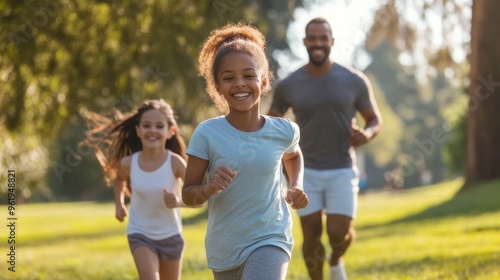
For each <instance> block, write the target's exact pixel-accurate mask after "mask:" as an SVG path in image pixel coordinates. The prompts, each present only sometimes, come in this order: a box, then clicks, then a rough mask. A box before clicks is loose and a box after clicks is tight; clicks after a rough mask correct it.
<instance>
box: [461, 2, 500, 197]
mask: <svg viewBox="0 0 500 280" xmlns="http://www.w3.org/2000/svg"><path fill="white" fill-rule="evenodd" d="M499 12H500V1H498V0H473V3H472V25H471V54H470V67H471V72H470V81H471V83H470V88H469V98H470V101H469V108H468V114H469V115H468V116H469V117H468V135H467V140H468V143H467V162H466V183H465V185H464V188H469V187H473V186H475V185H477V183H480V182H485V181H489V180H493V179H497V178H500V14H499Z"/></svg>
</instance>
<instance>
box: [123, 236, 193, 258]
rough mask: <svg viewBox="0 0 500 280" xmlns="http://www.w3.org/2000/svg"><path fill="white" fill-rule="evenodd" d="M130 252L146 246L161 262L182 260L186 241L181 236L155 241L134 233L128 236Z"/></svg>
mask: <svg viewBox="0 0 500 280" xmlns="http://www.w3.org/2000/svg"><path fill="white" fill-rule="evenodd" d="M127 237H128V244H129V246H130V251H131V252H132V253H133V252H134V250H135V249H137V247H139V246H144V247H147V248H149V249H150V250H151V251H153V252H154V253H155V254H156V255H158V257H159V258H160V261H176V260H180V259H181V256H182V250H183V249H184V239H183V238H182V236H181V235H180V234H176V235H174V236H171V237H168V238H165V239H162V240H153V239H150V238H148V237H146V236H144V235H142V234H140V233H132V234H129V235H128V236H127Z"/></svg>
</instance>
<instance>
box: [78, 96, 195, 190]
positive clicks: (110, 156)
mask: <svg viewBox="0 0 500 280" xmlns="http://www.w3.org/2000/svg"><path fill="white" fill-rule="evenodd" d="M153 109H155V110H158V111H160V112H161V113H163V114H164V115H165V117H166V118H167V123H168V126H169V127H171V128H173V129H174V135H173V136H172V137H171V138H170V139H168V140H167V141H166V142H165V148H166V149H168V150H170V151H172V152H174V153H176V154H179V155H180V156H182V157H183V158H184V159H186V144H185V143H184V140H183V139H182V137H181V135H180V133H179V127H178V125H177V122H176V120H175V117H174V112H173V110H172V108H171V107H170V105H168V103H166V102H165V101H164V100H163V99H157V100H146V101H144V102H143V103H142V104H141V105H140V106H138V107H137V108H136V109H134V110H132V111H131V112H129V113H125V114H124V113H122V112H120V111H119V110H114V112H112V113H111V114H110V115H109V116H104V115H100V114H97V113H94V112H87V113H85V114H84V117H85V119H86V121H87V126H88V130H87V133H86V139H85V140H84V141H82V142H81V143H80V144H81V145H88V146H91V147H92V148H93V149H94V153H95V155H96V157H97V160H98V161H99V164H100V165H101V167H102V169H103V171H104V181H105V182H106V184H107V185H108V186H111V185H112V184H113V183H114V181H115V180H116V177H117V172H118V165H119V163H120V161H121V159H122V158H123V157H125V156H128V155H131V154H133V153H135V152H137V151H141V150H142V143H141V140H140V139H139V137H138V136H137V133H136V126H137V125H139V122H140V120H141V117H142V115H143V114H144V113H145V112H147V111H149V110H153ZM128 188H129V191H130V184H128ZM128 195H130V193H129V194H128Z"/></svg>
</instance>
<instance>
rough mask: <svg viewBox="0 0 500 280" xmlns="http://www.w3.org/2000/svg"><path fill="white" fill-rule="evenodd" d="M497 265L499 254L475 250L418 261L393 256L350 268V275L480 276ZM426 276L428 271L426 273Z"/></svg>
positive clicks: (499, 262)
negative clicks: (389, 259)
mask: <svg viewBox="0 0 500 280" xmlns="http://www.w3.org/2000/svg"><path fill="white" fill-rule="evenodd" d="M495 255H496V256H495ZM498 267H500V253H477V254H469V255H461V256H455V257H442V258H435V257H432V258H431V257H423V258H422V259H419V260H405V259H404V258H403V259H393V260H391V261H390V262H378V263H377V264H375V265H374V264H373V263H370V264H369V265H366V266H361V267H359V268H358V269H356V270H355V271H353V272H352V276H353V277H354V278H356V279H358V278H359V279H373V278H372V277H373V275H377V276H378V278H377V279H399V278H391V277H390V276H395V277H396V276H397V277H401V275H406V276H407V277H409V278H407V279H421V278H420V277H421V275H422V272H423V271H432V272H434V273H436V275H435V277H436V278H433V279H483V278H476V277H477V276H480V275H482V276H487V275H494V273H495V271H496V269H497V268H498ZM384 274H387V277H385V276H384ZM426 275H429V274H428V273H427V272H426Z"/></svg>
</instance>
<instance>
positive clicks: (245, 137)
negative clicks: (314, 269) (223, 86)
mask: <svg viewBox="0 0 500 280" xmlns="http://www.w3.org/2000/svg"><path fill="white" fill-rule="evenodd" d="M264 117H265V120H266V122H265V124H264V126H263V127H262V128H261V129H260V130H259V131H256V132H243V131H240V130H237V129H236V128H234V127H233V126H232V125H231V124H229V122H228V121H227V120H226V118H225V117H223V116H220V117H216V118H213V119H209V120H206V121H204V122H202V123H200V124H199V125H198V126H197V127H196V129H195V131H194V132H193V136H192V137H191V140H190V142H189V146H188V149H187V152H186V153H187V154H188V155H189V156H196V157H199V158H202V159H205V160H208V161H209V165H208V170H207V173H208V179H209V180H210V179H211V178H212V176H213V174H214V173H215V170H216V169H217V168H218V167H219V166H221V165H222V166H225V167H228V168H230V169H231V170H235V171H237V172H238V173H237V175H236V176H235V177H234V178H233V181H232V182H231V184H230V185H229V186H228V187H227V188H226V189H225V190H223V191H222V192H221V193H219V194H216V195H214V196H212V197H210V198H209V200H208V210H209V215H208V225H207V233H206V236H205V247H206V253H207V261H208V267H209V268H211V269H212V270H214V271H224V270H229V269H233V268H236V267H238V266H240V265H241V264H242V263H243V262H244V261H245V260H246V258H247V257H248V256H249V255H250V254H251V253H252V252H253V251H254V250H255V249H257V248H259V247H262V246H265V245H274V246H277V247H279V248H282V249H283V250H285V251H286V252H287V253H288V254H289V255H290V256H291V251H292V246H293V238H292V233H291V228H292V219H291V215H290V210H289V208H288V205H287V203H286V201H285V200H284V197H283V191H284V189H283V183H284V178H283V172H282V163H281V159H282V156H283V154H285V153H291V152H292V151H293V150H294V149H295V148H296V146H297V145H298V142H299V135H300V132H299V128H298V126H297V124H295V123H293V122H292V121H290V120H288V119H283V118H273V117H269V116H264Z"/></svg>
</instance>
